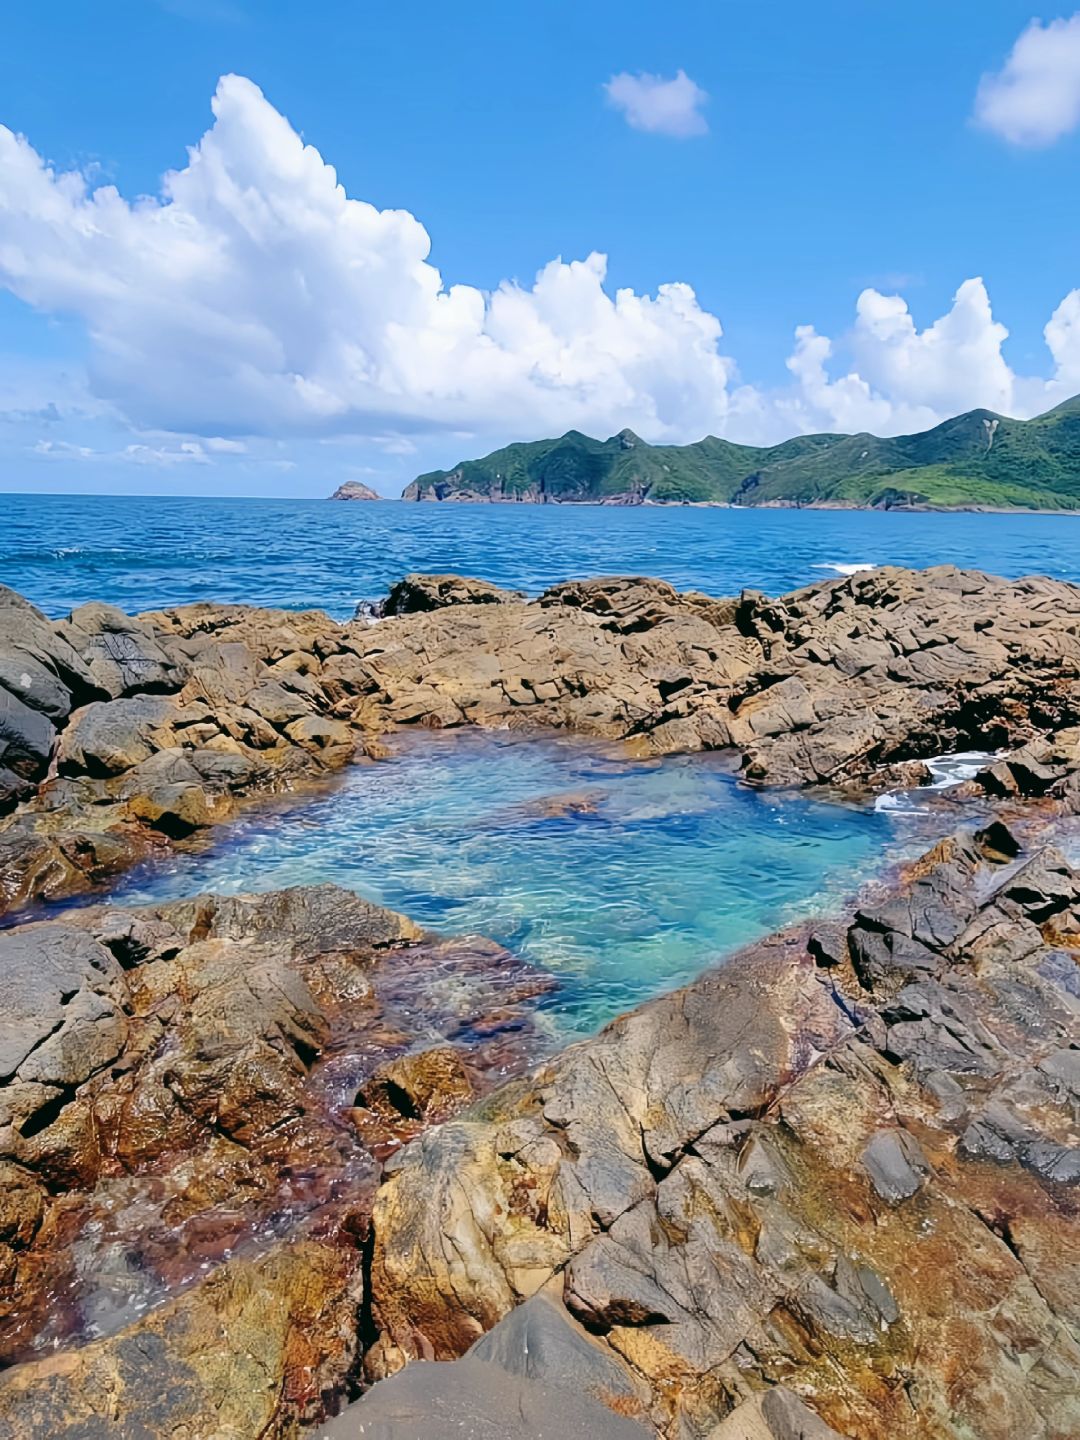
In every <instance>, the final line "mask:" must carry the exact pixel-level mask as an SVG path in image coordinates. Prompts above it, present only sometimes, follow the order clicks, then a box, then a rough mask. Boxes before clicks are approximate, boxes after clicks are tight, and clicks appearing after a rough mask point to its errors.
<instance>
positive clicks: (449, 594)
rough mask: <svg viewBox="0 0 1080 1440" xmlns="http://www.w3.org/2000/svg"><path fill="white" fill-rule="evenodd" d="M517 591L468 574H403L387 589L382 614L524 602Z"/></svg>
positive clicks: (404, 613)
mask: <svg viewBox="0 0 1080 1440" xmlns="http://www.w3.org/2000/svg"><path fill="white" fill-rule="evenodd" d="M523 599H524V596H523V595H522V594H521V592H520V591H518V590H500V589H499V587H498V586H497V585H489V584H488V583H487V581H486V580H474V579H471V578H470V577H469V576H467V575H406V576H405V578H404V580H399V581H398V582H397V584H396V585H392V586H391V587H390V593H389V594H388V595H387V597H386V599H385V600H384V601H383V603H382V611H381V613H382V614H383V615H415V614H418V613H426V612H427V611H430V610H442V609H445V608H446V607H447V606H450V605H507V604H510V603H511V602H513V601H517V600H523Z"/></svg>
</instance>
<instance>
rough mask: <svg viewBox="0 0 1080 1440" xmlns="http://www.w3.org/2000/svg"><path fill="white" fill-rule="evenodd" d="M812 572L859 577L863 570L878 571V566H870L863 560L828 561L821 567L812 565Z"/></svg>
mask: <svg viewBox="0 0 1080 1440" xmlns="http://www.w3.org/2000/svg"><path fill="white" fill-rule="evenodd" d="M810 568H811V570H834V571H835V572H836V574H837V575H858V574H859V572H860V571H861V570H876V569H877V566H876V565H869V564H867V563H866V562H865V561H863V560H856V561H848V560H826V561H825V562H824V563H823V564H821V565H811V567H810Z"/></svg>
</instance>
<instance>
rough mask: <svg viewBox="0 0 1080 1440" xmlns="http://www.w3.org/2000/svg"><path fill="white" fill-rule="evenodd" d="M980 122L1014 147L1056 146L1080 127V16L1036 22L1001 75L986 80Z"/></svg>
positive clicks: (977, 108)
mask: <svg viewBox="0 0 1080 1440" xmlns="http://www.w3.org/2000/svg"><path fill="white" fill-rule="evenodd" d="M975 118H976V120H977V121H978V122H979V124H980V125H983V126H985V128H986V129H988V130H993V131H994V132H995V133H996V134H998V135H1000V136H1002V137H1003V139H1005V140H1008V141H1010V142H1011V143H1012V144H1014V145H1030V146H1043V145H1052V144H1053V143H1054V142H1055V140H1060V139H1061V137H1062V136H1063V135H1067V134H1068V133H1069V132H1070V130H1075V129H1076V128H1077V126H1078V125H1080V11H1078V12H1077V13H1076V14H1075V15H1073V16H1072V18H1071V19H1069V20H1051V21H1050V22H1049V24H1047V25H1044V24H1043V23H1042V21H1041V20H1032V22H1031V24H1030V25H1029V26H1028V27H1027V29H1026V30H1025V31H1024V32H1023V34H1022V35H1021V36H1020V38H1019V39H1018V40H1017V42H1016V44H1015V45H1014V46H1013V48H1012V50H1011V52H1010V54H1009V57H1008V59H1007V60H1006V61H1005V64H1004V66H1003V68H1002V69H1001V70H1000V71H998V72H997V74H991V75H984V76H983V78H982V82H981V84H980V85H979V91H978V94H977V96H976V98H975Z"/></svg>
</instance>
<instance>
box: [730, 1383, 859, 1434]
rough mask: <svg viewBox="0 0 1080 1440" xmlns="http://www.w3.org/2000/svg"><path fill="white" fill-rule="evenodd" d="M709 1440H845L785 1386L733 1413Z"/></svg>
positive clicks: (745, 1403) (758, 1396)
mask: <svg viewBox="0 0 1080 1440" xmlns="http://www.w3.org/2000/svg"><path fill="white" fill-rule="evenodd" d="M708 1440H844V1437H843V1436H842V1435H841V1434H840V1432H839V1431H838V1430H834V1429H833V1428H832V1427H831V1426H830V1425H826V1424H825V1422H824V1420H821V1419H819V1418H818V1416H817V1415H815V1414H814V1412H813V1411H812V1410H810V1409H808V1408H807V1406H805V1405H804V1404H803V1402H802V1401H801V1400H800V1399H799V1397H798V1396H797V1395H793V1394H792V1392H791V1391H790V1390H787V1389H785V1387H784V1386H783V1385H777V1386H776V1387H775V1388H774V1389H772V1390H766V1391H765V1393H764V1394H763V1395H754V1396H752V1397H751V1398H750V1399H749V1400H744V1401H743V1403H742V1404H741V1405H739V1406H737V1407H736V1409H734V1410H733V1411H732V1412H731V1414H730V1415H729V1416H727V1418H726V1419H725V1420H722V1421H721V1422H720V1424H719V1425H718V1426H717V1427H716V1429H715V1430H713V1431H712V1432H711V1433H710V1435H709V1437H708Z"/></svg>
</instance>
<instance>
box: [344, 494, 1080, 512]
mask: <svg viewBox="0 0 1080 1440" xmlns="http://www.w3.org/2000/svg"><path fill="white" fill-rule="evenodd" d="M330 498H331V499H333V496H331V497H330ZM379 498H380V499H382V500H392V501H394V503H395V504H406V505H509V506H515V505H555V506H560V507H567V508H572V507H587V506H588V507H593V508H596V509H619V510H622V509H634V510H638V509H640V510H648V509H654V510H740V511H754V510H836V511H850V512H853V513H857V514H890V515H903V514H911V515H1080V506H1076V507H1071V508H1069V507H1061V508H1054V509H1049V508H1047V509H1040V508H1039V507H1037V506H1030V505H932V504H926V505H856V504H855V503H854V502H849V501H846V500H811V501H806V502H802V501H798V500H768V501H765V502H764V503H763V504H761V505H736V504H734V503H732V502H731V501H729V500H650V499H647V498H646V499H644V500H641V499H636V498H632V497H628V496H612V497H611V498H610V499H605V500H555V499H544V500H532V499H508V498H507V497H506V496H500V497H498V498H495V497H494V496H482V495H446V496H443V497H441V498H438V499H431V498H430V497H427V496H408V495H404V494H402V495H400V496H391V495H384V496H380V497H379Z"/></svg>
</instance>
